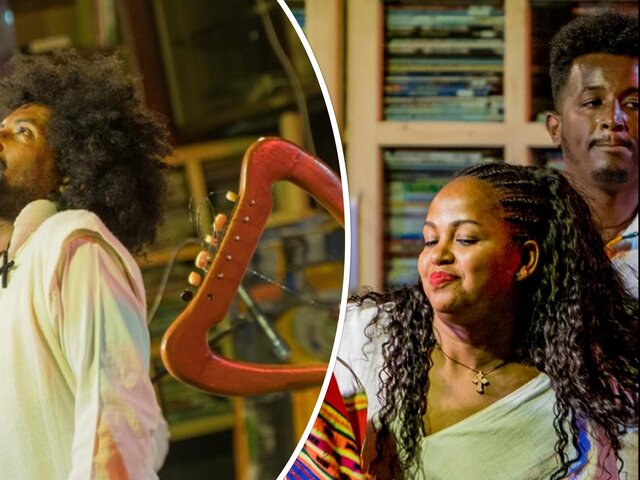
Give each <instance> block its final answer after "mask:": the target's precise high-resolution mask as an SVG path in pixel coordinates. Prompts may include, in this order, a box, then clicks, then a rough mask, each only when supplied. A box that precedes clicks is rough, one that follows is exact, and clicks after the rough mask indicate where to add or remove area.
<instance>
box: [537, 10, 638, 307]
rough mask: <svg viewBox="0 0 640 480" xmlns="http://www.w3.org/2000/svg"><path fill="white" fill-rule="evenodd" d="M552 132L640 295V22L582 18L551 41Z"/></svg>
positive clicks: (608, 16)
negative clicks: (639, 209)
mask: <svg viewBox="0 0 640 480" xmlns="http://www.w3.org/2000/svg"><path fill="white" fill-rule="evenodd" d="M550 60H551V69H550V72H549V73H550V76H551V89H552V94H553V101H554V106H555V111H554V112H552V113H549V114H548V115H547V130H548V131H549V133H550V135H551V138H552V139H553V142H554V144H555V145H556V146H557V147H559V148H560V149H561V150H562V156H563V159H564V162H565V168H566V173H567V176H568V177H569V179H570V180H571V182H572V183H573V185H574V187H576V189H577V190H578V191H580V192H581V193H582V194H583V196H584V198H585V200H586V201H587V203H589V206H590V208H591V211H592V214H593V217H594V220H595V222H596V225H597V226H598V229H599V230H600V233H601V234H602V236H603V238H604V240H605V242H607V250H608V253H609V255H610V257H611V258H612V259H613V262H614V264H616V266H617V267H618V268H619V269H620V271H621V272H622V274H623V275H624V277H625V282H626V284H627V287H628V289H629V290H630V291H631V292H632V293H633V294H635V295H636V296H637V295H638V19H637V17H633V16H629V15H625V14H622V13H619V12H615V11H611V10H609V11H605V12H602V13H599V14H595V15H582V16H580V17H577V18H576V19H574V20H573V21H572V22H570V23H569V24H567V25H566V26H565V27H563V28H562V29H561V30H560V31H559V32H558V33H557V34H556V35H555V37H554V38H553V40H552V41H551V51H550Z"/></svg>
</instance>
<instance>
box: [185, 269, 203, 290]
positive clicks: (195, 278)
mask: <svg viewBox="0 0 640 480" xmlns="http://www.w3.org/2000/svg"><path fill="white" fill-rule="evenodd" d="M187 281H188V282H189V285H193V286H194V287H197V286H198V285H200V283H202V275H200V274H199V273H198V272H191V273H190V274H189V278H188V279H187Z"/></svg>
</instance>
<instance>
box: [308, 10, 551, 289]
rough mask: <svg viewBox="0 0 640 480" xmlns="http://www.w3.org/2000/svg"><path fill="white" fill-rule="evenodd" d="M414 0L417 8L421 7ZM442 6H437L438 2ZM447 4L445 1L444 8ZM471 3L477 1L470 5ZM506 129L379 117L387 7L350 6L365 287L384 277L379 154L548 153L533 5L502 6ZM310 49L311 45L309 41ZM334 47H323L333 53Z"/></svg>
mask: <svg viewBox="0 0 640 480" xmlns="http://www.w3.org/2000/svg"><path fill="white" fill-rule="evenodd" d="M419 3H420V2H419V1H416V4H419ZM434 3H436V4H437V3H438V2H434ZM443 3H445V2H443ZM469 3H470V4H472V3H473V2H469ZM503 5H504V57H503V60H504V64H503V94H504V121H503V122H458V121H453V122H442V121H433V122H430V121H419V122H395V121H384V120H381V118H382V91H383V70H384V64H383V61H384V57H383V41H384V39H383V30H384V27H383V26H384V15H385V13H384V4H383V1H382V0H377V1H375V2H371V1H370V0H351V1H350V2H348V3H347V4H346V9H347V10H346V13H345V18H346V27H347V28H346V31H347V36H346V42H345V43H346V45H347V55H348V56H347V58H346V65H345V70H346V75H345V79H346V98H347V104H346V131H345V133H346V145H347V151H346V159H347V172H348V181H349V192H350V196H351V200H352V201H357V204H358V205H359V209H358V212H357V217H358V224H357V225H354V228H357V232H355V233H354V236H355V237H356V238H358V239H359V244H358V246H357V257H358V260H357V266H358V268H357V271H356V272H352V275H351V276H352V279H354V281H355V282H356V283H357V284H356V285H352V286H351V287H352V289H354V288H357V287H358V286H360V285H370V286H372V287H374V288H380V287H381V286H382V285H383V276H384V272H383V269H384V265H383V262H384V226H383V225H384V224H383V221H384V218H383V207H384V205H383V192H384V181H385V179H384V178H383V168H382V150H383V149H384V148H389V147H398V148H402V147H407V148H426V149H428V148H452V149H455V148H467V149H468V148H474V147H477V148H478V149H481V148H497V149H500V150H502V151H503V156H504V159H505V161H507V162H510V163H515V164H524V165H529V164H532V163H534V160H533V155H532V149H537V148H550V147H552V146H553V145H552V143H551V140H550V138H549V136H548V134H547V132H546V129H545V126H544V124H543V123H537V122H531V121H530V120H529V119H530V117H531V98H530V96H531V58H530V57H531V6H530V2H529V0H505V1H504V4H503ZM310 41H311V43H312V46H314V44H313V39H310ZM333 48H334V45H329V46H328V47H323V49H324V50H327V49H328V50H331V49H333Z"/></svg>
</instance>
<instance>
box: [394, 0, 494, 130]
mask: <svg viewBox="0 0 640 480" xmlns="http://www.w3.org/2000/svg"><path fill="white" fill-rule="evenodd" d="M385 13H386V15H385V82H384V117H385V119H386V120H396V121H411V120H417V121H421V120H432V121H433V120H436V121H438V120H445V121H502V120H503V116H504V100H503V92H502V90H503V89H502V85H503V80H502V77H503V75H502V72H503V53H504V13H503V9H502V2H495V1H491V2H485V1H479V2H451V1H449V2H446V1H445V2H440V5H437V6H436V5H433V4H432V3H429V4H427V3H416V4H414V5H406V3H405V2H398V1H397V0H396V1H388V2H386V4H385Z"/></svg>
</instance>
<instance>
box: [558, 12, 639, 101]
mask: <svg viewBox="0 0 640 480" xmlns="http://www.w3.org/2000/svg"><path fill="white" fill-rule="evenodd" d="M589 53H611V54H614V55H626V56H629V57H635V58H638V19H637V18H636V17H632V16H631V15H625V14H623V13H620V12H616V11H613V10H606V11H604V12H602V13H599V14H596V15H581V16H579V17H577V18H575V19H574V20H572V21H571V22H569V23H568V24H567V25H565V26H564V27H562V28H561V29H560V30H559V31H558V33H556V34H555V36H554V37H553V38H552V39H551V50H550V53H549V59H550V63H551V67H550V69H549V76H550V77H551V92H552V95H553V102H554V105H555V107H556V109H557V108H558V106H559V105H558V101H559V98H560V94H561V93H562V89H563V87H564V85H565V83H566V81H567V78H568V76H569V71H570V70H571V64H572V63H573V61H574V60H575V59H576V58H577V57H580V56H582V55H587V54H589Z"/></svg>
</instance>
